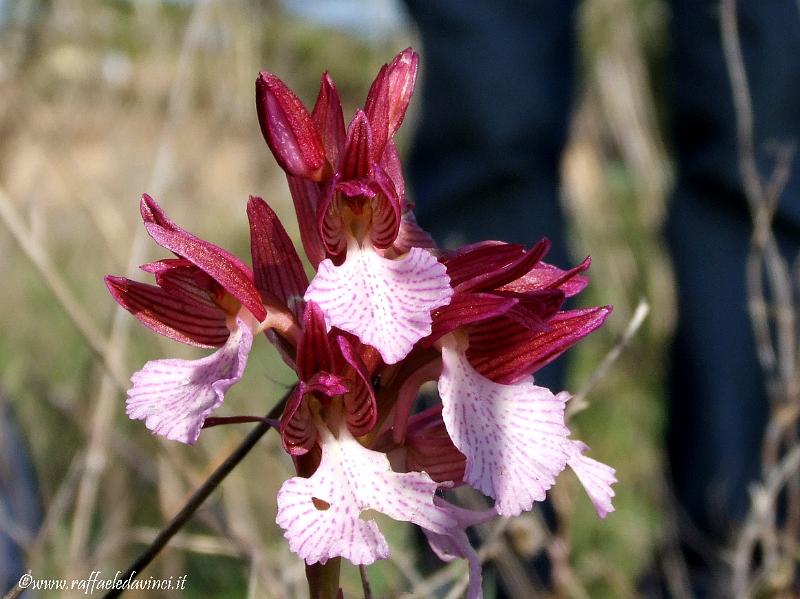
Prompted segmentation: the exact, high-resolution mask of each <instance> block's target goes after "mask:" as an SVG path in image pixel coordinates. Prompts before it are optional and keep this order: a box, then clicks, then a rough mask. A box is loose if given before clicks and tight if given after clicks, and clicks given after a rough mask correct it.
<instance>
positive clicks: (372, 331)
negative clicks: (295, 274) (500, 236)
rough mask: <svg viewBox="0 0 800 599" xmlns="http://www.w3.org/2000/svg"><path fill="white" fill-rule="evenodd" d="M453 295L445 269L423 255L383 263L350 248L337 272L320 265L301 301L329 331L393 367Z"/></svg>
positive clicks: (326, 264)
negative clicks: (315, 307) (316, 310)
mask: <svg viewBox="0 0 800 599" xmlns="http://www.w3.org/2000/svg"><path fill="white" fill-rule="evenodd" d="M452 295H453V290H452V289H451V288H450V277H448V276H447V269H446V268H445V267H444V265H443V264H441V263H440V262H439V261H438V260H436V258H434V257H433V256H432V255H431V254H430V253H429V252H428V251H426V250H423V249H420V248H412V249H411V251H410V252H409V253H407V254H405V255H404V256H402V257H400V258H398V259H397V260H388V259H386V258H383V257H381V256H379V255H378V254H377V253H376V252H375V250H374V249H373V248H372V247H371V246H368V247H365V248H358V247H357V246H355V245H351V246H350V247H349V248H348V250H347V258H346V259H345V261H344V263H342V265H341V266H334V265H333V262H331V261H330V260H329V259H326V260H323V261H322V262H320V265H319V270H318V271H317V274H316V276H315V277H314V280H312V281H311V285H310V286H309V287H308V290H307V291H306V295H305V299H306V301H314V302H316V303H317V304H319V306H320V307H321V308H322V311H323V312H324V313H325V320H326V322H327V323H328V326H329V327H330V326H336V327H339V328H340V329H343V330H345V331H348V332H350V333H353V334H354V335H357V336H358V338H359V339H360V340H361V342H362V343H366V344H368V345H372V346H373V347H375V348H376V349H377V350H378V351H379V352H380V354H381V357H382V358H383V360H384V362H386V363H387V364H394V363H396V362H399V361H400V360H402V359H403V358H404V357H405V356H406V355H407V354H408V352H410V351H411V348H412V347H413V346H414V344H415V343H416V342H417V341H419V340H420V339H422V338H423V337H425V336H427V335H429V334H430V332H431V310H433V309H435V308H438V307H440V306H446V305H447V304H448V303H449V302H450V297H451V296H452Z"/></svg>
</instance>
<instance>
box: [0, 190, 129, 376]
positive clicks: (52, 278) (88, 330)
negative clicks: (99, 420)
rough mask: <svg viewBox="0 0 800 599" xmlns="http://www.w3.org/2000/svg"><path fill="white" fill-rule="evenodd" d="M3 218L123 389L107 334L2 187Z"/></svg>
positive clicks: (119, 370) (0, 202)
mask: <svg viewBox="0 0 800 599" xmlns="http://www.w3.org/2000/svg"><path fill="white" fill-rule="evenodd" d="M0 218H2V219H3V222H4V223H5V225H6V226H7V227H8V229H9V231H11V234H12V235H13V237H14V239H15V240H16V242H17V243H18V244H19V246H20V248H22V251H23V252H25V255H26V256H27V257H28V259H29V260H30V261H31V262H32V263H33V265H34V266H35V267H36V270H37V271H38V272H39V274H40V275H41V277H42V280H43V281H44V282H45V284H46V285H47V286H48V287H49V289H50V291H52V293H53V295H54V296H55V297H56V300H58V303H59V304H60V305H61V307H62V308H64V311H65V312H66V313H67V315H68V316H69V318H70V320H72V322H73V324H74V325H75V328H77V329H78V331H79V332H80V333H81V335H82V336H83V338H84V339H85V340H86V342H87V343H88V344H89V347H91V349H92V351H93V352H94V353H95V355H97V356H98V357H99V358H100V359H101V360H102V363H103V365H104V367H105V368H106V370H107V371H108V373H109V375H110V376H111V377H113V380H114V381H115V382H116V384H117V385H119V386H120V387H122V388H124V387H125V386H126V385H127V382H128V377H127V376H126V375H125V374H124V373H123V370H122V368H121V367H120V366H119V364H118V363H115V362H114V361H112V360H110V359H108V356H110V350H109V344H108V342H107V340H106V337H105V335H104V334H103V333H102V331H101V330H100V329H99V328H98V326H97V325H96V324H95V321H94V319H93V318H92V317H91V316H90V315H89V313H88V312H86V311H85V310H84V308H83V306H82V305H81V303H80V302H79V301H78V300H77V298H76V297H75V296H74V295H73V293H72V292H71V291H70V290H69V287H67V284H66V283H65V282H64V279H62V278H61V275H59V274H58V269H57V268H56V267H55V265H54V264H53V261H52V260H51V259H50V256H49V255H48V253H47V251H46V250H45V248H43V247H42V246H41V245H40V244H39V243H38V241H37V239H36V237H35V236H33V235H31V232H30V231H29V230H28V227H26V226H25V223H24V222H23V220H22V218H21V217H20V215H19V214H18V212H17V210H16V209H15V208H14V204H13V202H12V201H11V198H9V197H8V195H6V193H5V191H4V190H3V189H0Z"/></svg>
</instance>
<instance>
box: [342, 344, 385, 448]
mask: <svg viewBox="0 0 800 599" xmlns="http://www.w3.org/2000/svg"><path fill="white" fill-rule="evenodd" d="M336 342H337V344H338V345H339V351H341V352H342V357H343V358H344V359H345V361H346V362H347V363H348V364H349V366H350V370H351V371H352V375H351V378H352V379H353V384H352V385H351V389H350V391H349V393H347V394H346V395H345V396H344V411H345V419H346V421H347V426H348V428H349V429H350V432H351V433H352V434H353V435H355V436H356V437H360V436H361V435H366V434H367V433H369V432H370V431H372V429H373V428H374V427H375V423H376V422H377V420H378V404H377V402H376V400H375V390H374V389H373V388H372V381H371V380H370V375H369V370H368V369H367V366H366V364H364V361H363V360H362V359H361V356H360V355H359V354H358V351H357V350H356V348H355V347H354V344H353V343H352V342H351V341H350V340H349V339H348V338H347V337H346V336H345V335H343V334H342V335H338V336H337V337H336ZM356 343H357V342H356ZM359 345H361V344H359Z"/></svg>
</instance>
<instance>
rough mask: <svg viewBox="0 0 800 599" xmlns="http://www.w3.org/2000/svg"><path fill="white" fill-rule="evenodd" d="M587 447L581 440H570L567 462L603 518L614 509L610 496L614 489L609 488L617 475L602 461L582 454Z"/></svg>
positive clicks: (615, 480)
mask: <svg viewBox="0 0 800 599" xmlns="http://www.w3.org/2000/svg"><path fill="white" fill-rule="evenodd" d="M588 450H589V447H588V446H587V445H586V443H583V442H582V441H571V442H570V444H569V454H570V458H569V461H568V462H567V464H569V467H570V468H572V470H573V471H574V472H575V474H576V475H577V476H578V480H579V481H581V484H582V485H583V488H584V489H586V493H587V495H589V499H591V500H592V505H594V509H595V511H596V512H597V515H598V516H599V517H600V518H605V517H606V516H608V514H609V513H611V512H613V511H614V506H613V505H612V503H611V498H612V497H614V490H613V489H612V488H611V485H613V484H614V483H615V482H617V477H616V476H615V474H616V470H614V469H613V468H612V467H611V466H607V465H606V464H603V463H602V462H598V461H597V460H593V459H592V458H588V457H586V456H585V455H583V454H584V453H585V452H586V451H588Z"/></svg>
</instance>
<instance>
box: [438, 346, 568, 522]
mask: <svg viewBox="0 0 800 599" xmlns="http://www.w3.org/2000/svg"><path fill="white" fill-rule="evenodd" d="M442 362H443V365H444V368H443V370H442V376H441V377H440V378H439V395H441V397H442V405H443V410H442V416H443V419H444V422H445V425H446V426H447V431H448V432H449V433H450V437H451V438H452V439H453V443H454V444H455V446H456V447H458V449H460V450H461V452H462V453H464V455H466V457H467V469H466V472H465V475H464V480H465V481H466V482H468V483H469V484H470V485H472V486H473V487H475V488H476V489H478V490H479V491H481V492H483V493H484V494H486V495H489V496H490V497H494V498H495V500H496V501H495V509H496V510H497V512H498V513H499V514H500V515H502V516H516V515H518V514H520V513H522V512H523V511H527V510H529V509H531V507H532V506H533V502H534V501H542V500H543V499H544V497H545V493H546V492H547V490H548V489H549V488H550V487H551V486H553V484H554V483H555V477H556V476H557V475H558V474H559V473H560V472H561V471H562V470H563V469H564V466H565V465H566V463H567V459H568V455H567V437H568V435H569V430H568V429H567V427H566V426H564V402H565V400H566V395H565V394H559V395H557V396H556V395H553V394H552V393H551V392H550V390H548V389H546V388H544V387H537V386H536V385H534V384H533V382H531V381H524V382H521V383H516V384H514V385H499V384H497V383H494V382H492V381H490V380H489V379H487V378H484V377H483V376H481V375H480V374H478V373H477V372H476V371H475V370H474V369H473V368H472V366H471V365H470V363H469V361H468V360H467V358H466V356H465V355H464V353H463V352H462V351H461V350H460V349H459V348H458V347H457V345H456V342H455V340H454V339H453V338H450V339H447V340H446V342H445V343H444V345H443V347H442Z"/></svg>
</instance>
